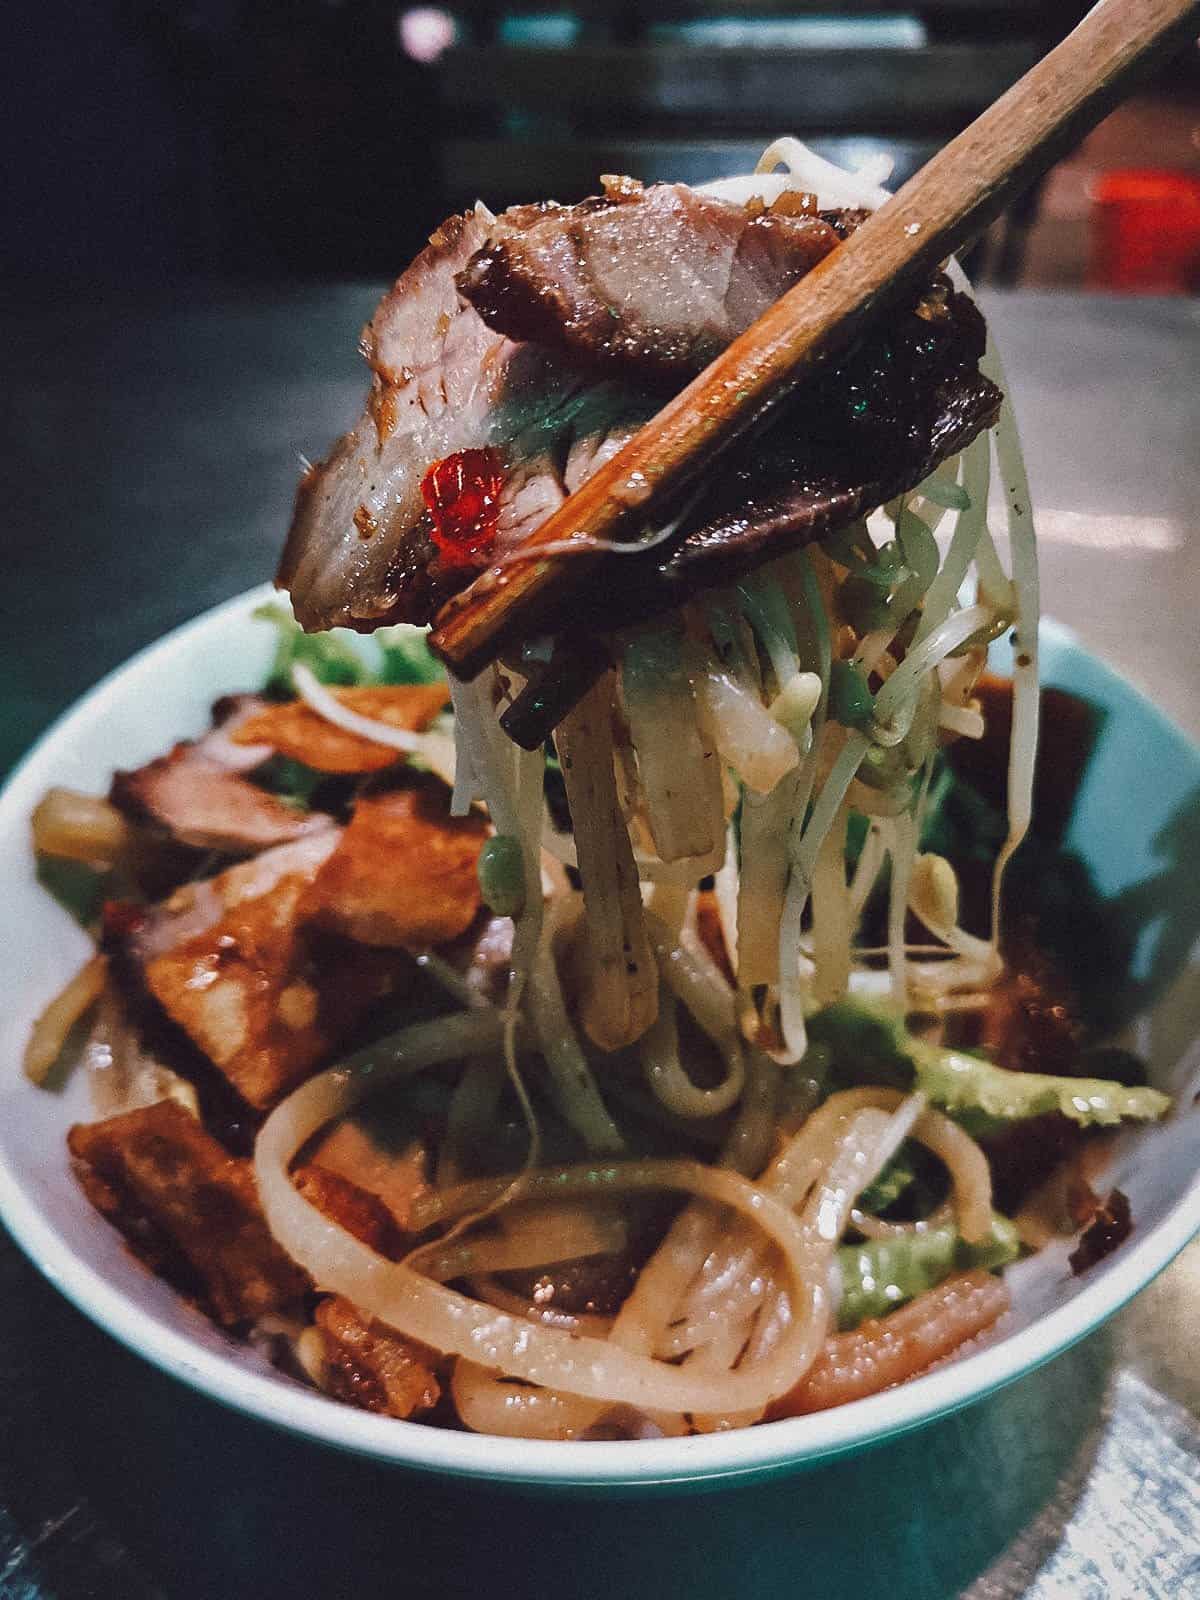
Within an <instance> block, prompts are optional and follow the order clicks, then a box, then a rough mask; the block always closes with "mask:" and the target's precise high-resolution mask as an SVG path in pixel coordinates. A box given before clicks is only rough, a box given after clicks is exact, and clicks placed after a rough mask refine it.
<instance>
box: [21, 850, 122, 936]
mask: <svg viewBox="0 0 1200 1600" xmlns="http://www.w3.org/2000/svg"><path fill="white" fill-rule="evenodd" d="M107 877H108V874H107V873H103V872H97V871H96V869H95V868H94V867H89V866H87V865H86V863H84V862H82V861H68V860H67V859H66V858H65V857H63V856H44V855H39V856H38V858H37V879H38V882H39V883H40V884H41V886H42V888H43V889H45V890H46V892H47V893H48V894H51V895H53V896H54V898H55V899H56V900H57V901H58V903H59V905H60V906H62V907H63V909H64V910H65V911H68V912H70V914H71V916H73V917H74V918H75V921H76V922H78V923H79V925H80V927H82V928H87V927H90V926H91V924H92V923H93V922H95V920H96V918H97V917H98V916H99V915H100V908H101V906H102V905H103V904H104V898H105V884H106V880H107Z"/></svg>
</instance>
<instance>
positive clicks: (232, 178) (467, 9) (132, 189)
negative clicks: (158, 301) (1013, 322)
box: [0, 0, 1200, 293]
mask: <svg viewBox="0 0 1200 1600" xmlns="http://www.w3.org/2000/svg"><path fill="white" fill-rule="evenodd" d="M1086 9H1087V8H1086V6H1085V5H1081V4H1077V3H1072V0H1007V3H1003V4H997V3H989V0H941V3H937V4H912V5H898V6H895V5H888V4H884V3H883V0H846V3H843V4H837V3H835V0H749V3H746V4H738V3H736V0H650V3H646V4H639V3H637V0H575V3H573V4H571V5H564V6H563V7H562V8H561V9H551V7H550V5H549V4H548V3H545V0H543V3H541V4H539V3H538V0H524V3H522V0H517V3H515V4H511V5H503V4H475V5H469V4H461V5H453V4H446V5H444V6H442V5H423V4H418V5H406V4H404V3H403V0H88V3H86V4H83V5H80V4H79V3H78V0H41V3H38V4H30V3H26V4H23V5H22V4H18V5H16V6H11V7H7V8H6V21H7V24H8V27H7V30H6V32H7V39H6V47H5V51H4V52H3V57H2V59H0V87H2V89H3V93H4V114H5V117H6V123H7V126H8V129H9V133H8V141H9V143H10V145H11V148H10V150H9V152H8V156H7V159H6V160H5V161H4V164H3V180H2V181H3V183H4V185H5V187H6V188H7V191H8V194H7V198H6V202H5V208H4V216H5V218H6V222H5V229H6V232H7V234H8V238H7V239H6V240H5V251H4V264H3V269H2V270H3V272H4V274H5V275H6V276H7V277H8V278H10V279H16V280H18V281H20V282H21V283H24V284H28V283H31V282H32V283H35V284H42V285H45V286H46V287H48V288H51V287H54V286H57V285H61V284H62V283H64V282H77V283H92V284H96V283H104V282H105V281H106V280H107V281H112V282H116V283H120V284H122V285H126V284H133V285H136V284H138V283H139V282H143V281H146V280H150V281H155V280H173V281H178V280H179V279H180V278H181V277H183V278H186V277H195V276H203V277H214V278H221V279H229V278H234V277H237V278H249V279H263V280H271V281H275V282H278V281H279V279H280V278H281V277H285V276H287V277H297V278H307V279H325V280H332V279H347V278H354V277H370V278H380V277H384V276H387V275H389V274H392V273H394V272H395V271H396V270H397V269H398V268H399V266H400V265H402V264H403V262H404V261H405V259H406V258H407V257H408V256H409V255H410V254H411V253H412V252H413V251H414V250H415V249H416V248H417V247H418V246H419V245H420V243H421V242H422V241H423V239H424V238H425V236H426V235H427V234H428V233H429V231H430V230H431V228H432V227H433V226H434V225H435V224H436V222H437V221H438V220H439V219H440V218H441V217H442V216H443V215H444V214H445V213H446V212H448V211H449V210H450V209H452V208H454V207H458V206H461V205H464V204H466V203H469V202H470V201H472V200H473V199H474V198H475V197H476V196H482V197H484V198H485V199H486V200H487V201H488V202H489V203H490V204H491V205H493V206H494V207H495V206H499V205H502V204H505V203H508V202H510V201H515V200H525V199H532V198H537V197H542V196H545V195H552V196H554V197H555V198H558V199H561V200H573V199H577V198H579V197H581V196H583V195H584V194H586V193H588V192H591V191H593V190H594V188H595V186H596V178H597V175H598V174H599V173H601V172H622V173H630V174H632V175H634V176H636V177H640V178H642V179H645V180H653V179H655V178H661V177H679V178H685V179H699V178H703V177H709V176H713V175H718V174H723V173H729V172H734V171H739V170H746V169H747V168H748V167H750V166H752V165H753V162H754V160H755V159H756V157H757V155H758V153H759V152H760V150H761V149H762V148H763V146H764V144H765V143H766V142H767V141H768V140H769V139H770V138H771V137H773V136H774V135H776V134H778V133H781V132H794V133H798V134H800V135H801V136H802V137H804V138H806V139H810V141H811V142H813V143H815V144H816V145H817V146H818V148H819V149H820V150H821V151H822V152H823V153H826V154H828V155H830V156H832V157H833V158H835V159H837V160H840V161H843V162H848V163H850V164H859V163H861V162H863V161H867V160H871V159H872V158H876V157H879V156H881V155H882V156H886V157H887V158H889V159H890V160H891V161H892V162H894V180H902V179H903V178H905V177H907V176H908V175H909V174H910V173H911V172H912V171H913V170H914V169H915V168H916V167H917V166H918V165H920V163H921V162H922V161H923V160H924V159H925V158H926V157H927V156H928V155H929V154H930V153H931V152H932V151H933V150H934V149H936V148H937V147H938V145H939V144H941V143H942V142H943V141H944V140H945V139H946V138H947V137H948V136H950V135H951V134H953V133H954V132H955V131H956V130H957V129H958V128H960V127H961V126H962V125H963V124H964V123H965V122H967V121H968V120H969V119H970V118H971V117H972V116H973V115H974V114H975V113H976V112H978V111H979V110H980V109H982V107H983V106H984V105H985V104H987V103H988V102H989V101H990V100H992V99H993V98H994V97H995V96H996V95H997V94H998V93H999V92H1000V91H1001V90H1003V89H1004V88H1005V87H1006V86H1007V85H1008V84H1009V83H1011V82H1012V81H1013V80H1014V79H1015V78H1016V77H1018V76H1019V75H1020V74H1021V73H1022V72H1023V71H1024V70H1025V69H1026V68H1027V67H1028V66H1029V65H1030V64H1031V63H1032V62H1033V61H1034V60H1035V59H1037V57H1038V56H1039V55H1041V54H1042V53H1044V52H1045V50H1046V49H1048V48H1049V47H1050V46H1051V45H1052V44H1053V43H1054V42H1055V41H1056V40H1057V39H1058V38H1059V37H1061V36H1062V34H1063V33H1065V32H1066V31H1067V30H1068V29H1069V28H1070V27H1071V26H1072V25H1073V24H1074V22H1076V21H1077V20H1078V18H1079V17H1080V16H1081V15H1082V14H1083V12H1084V11H1085V10H1086ZM973 265H974V267H975V270H976V272H977V274H978V275H979V276H981V277H982V278H983V279H984V280H985V281H991V282H993V283H1000V284H1020V285H1025V286H1034V287H1039V286H1071V287H1081V286H1085V285H1087V286H1091V287H1095V288H1108V289H1113V288H1116V289H1126V290H1131V291H1137V290H1144V291H1153V292H1158V293H1163V292H1166V293H1185V292H1188V291H1189V290H1195V289H1197V288H1198V287H1200V55H1198V54H1197V51H1196V50H1195V48H1192V49H1191V50H1189V51H1187V52H1185V53H1184V54H1183V55H1182V56H1180V57H1179V58H1177V59H1176V60H1175V61H1174V62H1172V63H1170V64H1169V65H1167V66H1166V67H1165V68H1163V69H1162V70H1161V71H1160V72H1159V74H1158V75H1157V77H1156V78H1155V79H1154V80H1153V81H1151V82H1149V83H1148V84H1147V85H1146V86H1145V88H1144V89H1143V91H1142V92H1141V93H1140V94H1139V95H1138V96H1137V97H1136V98H1135V99H1134V100H1133V101H1132V102H1130V103H1128V104H1127V105H1125V106H1124V107H1123V108H1122V109H1121V110H1120V111H1119V112H1118V113H1117V114H1116V115H1114V116H1113V117H1112V118H1110V120H1109V121H1108V122H1107V123H1106V124H1105V125H1104V126H1103V127H1102V128H1100V129H1099V130H1098V131H1097V132H1096V133H1095V134H1093V135H1092V136H1091V137H1090V138H1089V139H1088V140H1087V141H1086V142H1085V143H1084V144H1083V146H1082V147H1081V148H1080V149H1079V150H1077V151H1076V152H1074V153H1073V154H1072V155H1071V156H1070V158H1069V159H1067V160H1065V161H1064V162H1063V163H1062V164H1061V165H1060V166H1059V167H1058V168H1057V169H1056V170H1055V171H1054V172H1053V173H1052V174H1051V176H1050V177H1049V179H1048V180H1047V181H1046V182H1045V183H1044V184H1043V185H1042V186H1041V188H1040V189H1039V190H1038V191H1037V192H1036V193H1035V194H1033V195H1031V196H1029V197H1027V199H1026V200H1025V201H1023V202H1022V203H1021V205H1020V207H1019V208H1018V210H1017V211H1016V212H1015V213H1014V214H1013V215H1011V216H1009V217H1008V218H1006V219H1004V221H1003V222H1002V223H1001V224H999V225H997V226H996V228H994V229H993V230H992V233H991V234H990V235H989V237H988V238H987V240H986V241H984V243H983V246H982V247H981V249H980V250H979V251H978V252H977V258H976V260H975V262H974V263H973Z"/></svg>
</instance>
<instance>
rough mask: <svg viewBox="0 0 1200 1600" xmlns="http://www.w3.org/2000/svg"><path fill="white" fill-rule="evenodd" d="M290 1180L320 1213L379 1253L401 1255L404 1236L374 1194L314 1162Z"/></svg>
mask: <svg viewBox="0 0 1200 1600" xmlns="http://www.w3.org/2000/svg"><path fill="white" fill-rule="evenodd" d="M292 1182H293V1183H294V1184H295V1186H296V1188H297V1189H298V1190H299V1192H300V1193H301V1194H302V1195H303V1196H304V1198H305V1199H306V1200H307V1201H308V1203H309V1205H310V1206H315V1207H316V1209H317V1210H318V1211H319V1212H320V1213H321V1214H322V1216H325V1217H328V1218H329V1220H330V1221H331V1222H336V1223H337V1225H338V1226H339V1227H340V1228H345V1230H346V1232H347V1233H352V1234H353V1235H354V1237H355V1238H356V1239H361V1241H362V1242H363V1244H366V1245H370V1247H371V1249H372V1250H377V1251H378V1252H379V1254H380V1255H381V1256H387V1257H388V1258H389V1259H390V1260H392V1261H398V1260H399V1259H400V1257H401V1256H402V1255H403V1254H404V1235H403V1234H402V1233H401V1231H400V1229H399V1228H398V1227H397V1226H396V1220H395V1218H394V1217H393V1216H392V1214H391V1212H390V1211H389V1210H388V1208H387V1206H386V1205H384V1203H383V1201H382V1200H381V1199H380V1198H379V1196H378V1195H377V1194H372V1193H371V1191H370V1190H369V1189H364V1188H363V1187H362V1186H361V1185H359V1184H357V1183H354V1182H353V1181H352V1180H351V1179H350V1178H347V1177H345V1176H344V1175H343V1174H342V1173H340V1172H333V1171H331V1170H330V1168H328V1167H326V1166H323V1165H322V1164H321V1163H320V1162H318V1161H310V1162H309V1163H308V1164H307V1165H306V1166H303V1167H301V1168H300V1169H299V1171H298V1172H296V1173H294V1174H293V1177H292Z"/></svg>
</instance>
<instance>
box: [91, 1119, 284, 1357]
mask: <svg viewBox="0 0 1200 1600" xmlns="http://www.w3.org/2000/svg"><path fill="white" fill-rule="evenodd" d="M67 1144H68V1148H69V1149H70V1152H71V1155H72V1156H73V1157H74V1159H75V1162H76V1171H77V1173H78V1176H79V1180H80V1183H81V1184H82V1185H83V1189H84V1192H85V1194H86V1195H87V1197H88V1199H89V1200H90V1201H91V1202H92V1204H93V1205H94V1206H95V1207H96V1209H97V1210H98V1211H100V1212H101V1213H102V1214H103V1215H104V1216H105V1217H107V1219H108V1220H109V1222H111V1223H112V1224H113V1226H114V1227H116V1228H119V1229H120V1231H121V1232H122V1233H123V1234H124V1235H125V1237H126V1238H127V1239H128V1240H129V1243H130V1244H131V1245H132V1247H133V1249H134V1251H135V1252H136V1253H137V1254H138V1255H139V1256H140V1257H141V1258H142V1259H143V1260H144V1261H145V1262H146V1263H147V1265H149V1266H150V1267H152V1268H153V1270H154V1271H155V1272H158V1273H161V1274H162V1275H163V1276H164V1277H168V1278H170V1279H171V1281H172V1282H174V1283H176V1284H177V1285H178V1286H179V1287H181V1288H182V1289H184V1290H185V1292H190V1293H191V1294H192V1295H194V1296H195V1298H196V1299H197V1300H198V1301H199V1302H200V1304H201V1305H202V1306H203V1307H204V1309H205V1310H206V1311H208V1312H209V1313H211V1315H212V1316H213V1317H214V1318H215V1319H216V1320H217V1321H218V1322H220V1323H223V1324H224V1325H225V1326H227V1327H229V1326H234V1325H236V1324H238V1323H241V1322H249V1321H252V1320H253V1319H254V1318H255V1317H260V1316H262V1315H264V1314H265V1313H266V1312H268V1311H280V1310H283V1309H284V1308H285V1307H287V1306H292V1305H295V1304H296V1302H297V1301H299V1300H301V1299H302V1298H303V1296H304V1295H305V1293H306V1292H307V1290H308V1287H309V1284H308V1278H307V1276H306V1274H305V1273H304V1272H302V1271H301V1269H300V1268H299V1267H298V1266H297V1265H296V1264H295V1262H293V1261H292V1260H291V1259H290V1258H289V1257H288V1256H287V1255H285V1254H284V1252H283V1251H282V1250H281V1249H280V1247H279V1245H277V1244H276V1242H275V1240H274V1239H273V1238H272V1236H271V1233H270V1231H269V1230H268V1228H267V1223H266V1219H265V1217H264V1216H263V1213H262V1207H261V1206H260V1205H259V1200H258V1190H257V1189H256V1187H255V1183H254V1173H253V1170H252V1169H251V1166H250V1163H249V1162H248V1161H243V1160H239V1159H237V1158H236V1157H234V1156H231V1155H230V1154H229V1153H228V1152H227V1151H226V1150H225V1149H224V1148H223V1147H222V1146H221V1145H219V1144H218V1143H217V1141H216V1140H215V1139H214V1138H213V1137H212V1135H211V1134H210V1133H208V1132H206V1131H205V1129H204V1128H203V1127H202V1126H201V1124H200V1123H199V1121H197V1119H196V1118H195V1117H193V1116H192V1115H191V1114H190V1113H189V1112H187V1111H185V1110H184V1109H183V1107H182V1106H180V1105H179V1104H178V1103H177V1102H176V1101H174V1100H160V1101H159V1102H158V1104H157V1105H152V1106H146V1107H144V1108H143V1109H141V1110H139V1111H127V1112H125V1113H124V1114H123V1115H121V1116H118V1117H110V1118H108V1120H107V1121H105V1122H93V1123H77V1124H76V1125H75V1126H74V1127H73V1128H72V1129H71V1131H70V1133H69V1134H68V1135H67Z"/></svg>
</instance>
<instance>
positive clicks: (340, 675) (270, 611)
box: [254, 600, 370, 695]
mask: <svg viewBox="0 0 1200 1600" xmlns="http://www.w3.org/2000/svg"><path fill="white" fill-rule="evenodd" d="M254 616H255V619H256V620H257V621H259V622H270V623H272V624H273V625H274V627H275V629H276V630H277V632H278V635H279V643H278V644H277V646H276V649H275V659H274V661H272V663H271V671H270V673H269V674H268V676H267V682H266V689H267V690H268V692H270V693H274V694H288V695H291V694H292V693H294V689H293V685H292V668H293V667H294V666H295V665H296V663H297V662H303V664H304V665H305V666H306V667H308V668H309V669H310V670H311V672H312V673H313V676H314V677H316V678H317V679H318V680H319V681H320V682H321V683H328V684H333V685H336V686H340V687H352V686H353V685H355V684H360V683H366V682H368V681H369V679H370V673H369V671H368V669H367V665H366V663H365V661H363V659H362V657H361V656H360V655H359V654H358V652H357V651H356V650H355V649H354V647H353V645H351V644H349V643H348V642H347V641H346V640H345V639H343V638H342V637H341V636H340V635H339V634H337V633H336V632H335V633H305V632H304V630H303V629H302V628H301V627H300V624H299V623H298V622H296V621H294V620H293V618H292V616H291V614H290V613H289V612H288V610H287V608H286V607H285V606H281V605H279V604H277V603H276V602H275V601H273V600H269V601H267V602H266V604H265V605H261V606H258V607H257V608H256V609H255V612H254Z"/></svg>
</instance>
